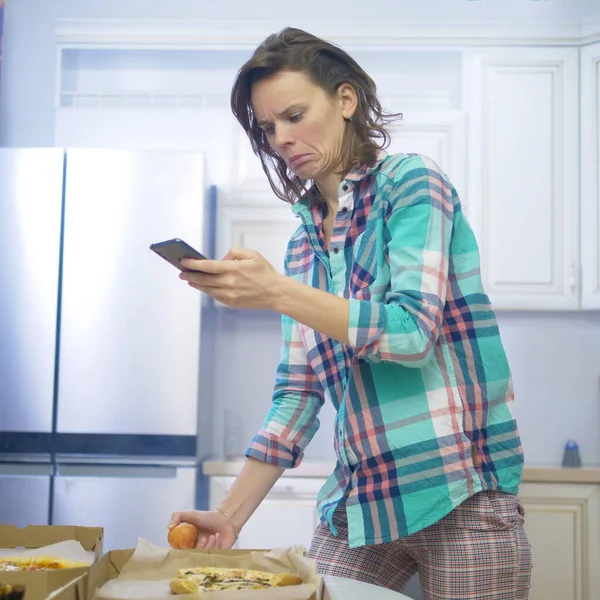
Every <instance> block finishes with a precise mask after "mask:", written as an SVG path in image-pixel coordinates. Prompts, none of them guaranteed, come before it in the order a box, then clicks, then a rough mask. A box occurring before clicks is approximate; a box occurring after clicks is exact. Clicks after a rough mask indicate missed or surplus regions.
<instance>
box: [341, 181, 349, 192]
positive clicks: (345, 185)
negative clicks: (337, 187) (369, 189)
mask: <svg viewBox="0 0 600 600" xmlns="http://www.w3.org/2000/svg"><path fill="white" fill-rule="evenodd" d="M342 190H344V192H347V191H348V184H347V183H345V184H344V185H343V186H342Z"/></svg>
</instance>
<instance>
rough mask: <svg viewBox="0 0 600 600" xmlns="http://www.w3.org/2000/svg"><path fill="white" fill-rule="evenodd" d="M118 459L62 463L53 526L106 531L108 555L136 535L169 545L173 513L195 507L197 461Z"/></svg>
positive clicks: (131, 543) (132, 541) (128, 544)
mask: <svg viewBox="0 0 600 600" xmlns="http://www.w3.org/2000/svg"><path fill="white" fill-rule="evenodd" d="M118 460H119V462H117V460H116V459H115V460H114V461H108V460H106V461H103V462H102V463H92V462H81V463H79V464H77V463H68V464H67V463H62V464H58V466H57V475H56V476H55V479H54V497H53V510H52V523H53V524H54V525H75V524H76V525H90V526H93V525H95V526H100V527H103V528H104V550H105V551H109V550H113V549H118V548H133V547H135V546H136V545H137V541H138V537H142V538H145V539H147V540H149V541H150V542H153V543H155V544H159V545H162V546H166V545H167V523H168V521H169V518H170V516H171V514H172V513H173V512H174V511H178V510H186V509H190V508H194V505H195V495H196V465H195V463H194V462H192V461H190V462H182V461H173V462H171V463H169V461H164V462H161V463H160V464H156V463H152V462H151V461H142V460H136V461H131V462H129V463H127V459H123V458H122V457H121V458H119V459H118Z"/></svg>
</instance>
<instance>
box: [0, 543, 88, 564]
mask: <svg viewBox="0 0 600 600" xmlns="http://www.w3.org/2000/svg"><path fill="white" fill-rule="evenodd" d="M42 555H43V556H55V557H57V558H65V559H67V560H74V561H76V562H82V563H87V564H89V565H91V564H92V563H93V562H94V559H95V555H94V551H93V550H86V549H85V548H84V547H83V546H82V545H81V544H80V543H79V542H78V541H76V540H68V541H65V542H58V543H57V544H50V545H49V546H42V547H41V548H0V557H3V556H42Z"/></svg>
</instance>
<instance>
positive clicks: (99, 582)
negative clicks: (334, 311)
mask: <svg viewBox="0 0 600 600" xmlns="http://www.w3.org/2000/svg"><path fill="white" fill-rule="evenodd" d="M134 551H135V549H133V548H131V549H128V550H111V551H110V552H108V553H107V554H105V555H104V556H103V557H102V558H101V559H100V560H98V561H97V562H96V563H94V564H93V565H92V566H91V567H90V569H89V570H88V572H87V573H85V574H84V575H83V576H82V577H80V578H78V579H76V580H74V581H71V582H70V583H69V584H68V585H67V586H65V587H64V588H63V589H60V590H57V591H55V592H54V593H53V594H51V595H50V596H49V597H48V598H47V599H46V600H94V598H95V596H96V590H98V589H100V588H101V587H102V586H103V585H104V584H105V583H106V582H107V581H110V580H111V579H115V578H116V577H118V576H119V574H120V573H121V570H122V569H123V567H124V566H125V563H127V561H128V560H129V559H130V558H131V557H132V555H133V553H134ZM195 552H198V553H204V552H212V554H224V555H227V556H244V555H247V554H248V553H250V552H268V550H213V551H204V550H196V551H195ZM179 597H180V598H183V596H179ZM173 598H177V596H173ZM318 598H319V594H312V595H311V596H310V597H309V598H306V600H318Z"/></svg>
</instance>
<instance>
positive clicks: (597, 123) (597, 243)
mask: <svg viewBox="0 0 600 600" xmlns="http://www.w3.org/2000/svg"><path fill="white" fill-rule="evenodd" d="M599 115H600V44H593V45H590V46H586V47H584V48H582V50H581V306H582V308H584V309H600V153H599V147H600V118H599Z"/></svg>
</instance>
